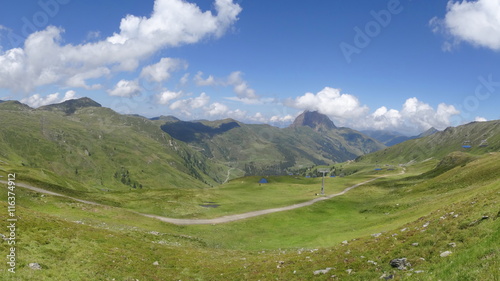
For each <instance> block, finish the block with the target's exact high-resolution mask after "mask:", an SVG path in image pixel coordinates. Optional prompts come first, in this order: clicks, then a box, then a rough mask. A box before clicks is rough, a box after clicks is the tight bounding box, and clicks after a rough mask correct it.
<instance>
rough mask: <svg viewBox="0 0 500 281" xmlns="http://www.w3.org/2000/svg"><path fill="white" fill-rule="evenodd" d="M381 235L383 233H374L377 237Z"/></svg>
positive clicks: (373, 235)
mask: <svg viewBox="0 0 500 281" xmlns="http://www.w3.org/2000/svg"><path fill="white" fill-rule="evenodd" d="M380 235H382V233H375V234H372V237H375V238H377V237H379V236H380Z"/></svg>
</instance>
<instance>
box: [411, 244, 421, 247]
mask: <svg viewBox="0 0 500 281" xmlns="http://www.w3.org/2000/svg"><path fill="white" fill-rule="evenodd" d="M411 245H412V246H413V247H417V246H418V245H419V244H418V243H412V244H411Z"/></svg>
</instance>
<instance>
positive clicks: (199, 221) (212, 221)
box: [0, 170, 404, 225]
mask: <svg viewBox="0 0 500 281" xmlns="http://www.w3.org/2000/svg"><path fill="white" fill-rule="evenodd" d="M402 173H404V170H403V172H402ZM383 177H386V176H380V177H376V178H373V179H370V180H367V181H364V182H362V183H358V184H355V185H352V186H350V187H348V188H346V189H344V190H343V191H342V192H339V193H335V194H331V195H328V196H324V197H318V198H315V199H313V200H309V201H306V202H303V203H299V204H294V205H290V206H285V207H280V208H273V209H266V210H259V211H253V212H248V213H243V214H237V215H228V216H223V217H219V218H215V219H174V218H167V217H162V216H157V215H150V214H143V213H137V212H135V213H137V214H139V215H142V216H145V217H149V218H154V219H158V220H161V221H163V222H167V223H172V224H176V225H199V224H221V223H228V222H233V221H238V220H243V219H248V218H252V217H256V216H262V215H267V214H271V213H276V212H283V211H289V210H293V209H297V208H302V207H305V206H310V205H312V204H314V203H316V202H319V201H323V200H327V199H331V198H333V197H337V196H340V195H344V194H345V193H347V192H348V191H349V190H351V189H354V188H356V187H358V186H361V185H363V184H367V183H369V182H372V181H374V180H376V179H380V178H383ZM0 183H3V184H6V183H7V182H5V181H2V180H0ZM16 186H17V187H24V188H26V189H29V190H32V191H35V192H38V193H44V194H48V195H53V196H59V197H64V198H69V199H72V200H75V201H78V202H81V203H85V204H91V205H97V206H106V205H103V204H99V203H96V202H92V201H87V200H82V199H78V198H74V197H70V196H66V195H63V194H59V193H55V192H52V191H48V190H45V189H42V188H38V187H34V186H31V185H29V184H24V183H19V182H16Z"/></svg>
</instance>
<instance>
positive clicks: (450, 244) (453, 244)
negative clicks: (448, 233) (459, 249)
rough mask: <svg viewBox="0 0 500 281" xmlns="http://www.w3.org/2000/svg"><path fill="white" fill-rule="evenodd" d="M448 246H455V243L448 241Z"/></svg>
mask: <svg viewBox="0 0 500 281" xmlns="http://www.w3.org/2000/svg"><path fill="white" fill-rule="evenodd" d="M448 246H450V247H452V248H455V247H456V246H457V243H455V242H451V243H448Z"/></svg>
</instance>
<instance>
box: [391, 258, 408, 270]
mask: <svg viewBox="0 0 500 281" xmlns="http://www.w3.org/2000/svg"><path fill="white" fill-rule="evenodd" d="M390 265H391V266H392V267H394V268H397V269H400V270H405V269H406V267H409V266H411V264H410V263H409V262H408V261H407V259H406V258H400V259H393V260H391V262H390Z"/></svg>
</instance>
